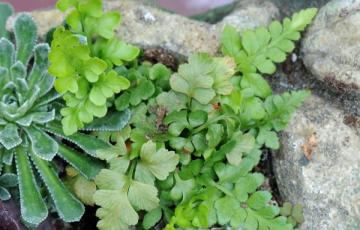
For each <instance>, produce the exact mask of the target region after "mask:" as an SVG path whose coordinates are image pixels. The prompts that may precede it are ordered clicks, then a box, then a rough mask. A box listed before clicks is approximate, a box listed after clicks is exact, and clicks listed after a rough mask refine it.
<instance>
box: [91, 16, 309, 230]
mask: <svg viewBox="0 0 360 230" xmlns="http://www.w3.org/2000/svg"><path fill="white" fill-rule="evenodd" d="M315 13H316V10H314V9H309V10H304V11H301V12H300V13H298V14H295V15H294V16H293V17H292V18H291V19H285V20H284V21H283V24H280V23H279V22H273V23H272V24H271V25H270V26H269V28H268V29H267V28H258V29H256V30H255V31H246V32H244V33H243V34H242V35H241V36H240V34H238V33H237V32H236V31H235V29H234V28H232V27H229V26H228V27H226V28H225V29H224V32H223V34H222V44H223V52H224V54H225V55H227V56H225V57H210V56H209V55H207V54H195V55H191V56H190V57H189V59H188V63H186V64H182V65H181V66H180V67H179V69H178V71H177V72H176V73H173V74H172V75H171V76H170V78H169V71H165V68H164V67H163V66H162V67H161V68H160V66H161V65H157V66H148V65H147V64H143V65H141V66H140V67H138V66H135V67H133V68H130V69H128V70H126V69H122V71H123V73H124V74H123V75H124V76H127V77H128V78H129V79H132V80H131V81H132V83H131V85H132V87H131V88H130V89H129V91H128V92H125V93H123V94H122V95H121V96H119V97H118V98H117V100H116V102H115V105H116V106H117V109H118V110H122V109H124V108H126V107H128V106H130V108H131V110H132V111H133V116H132V119H131V120H130V122H129V124H128V126H127V127H126V128H125V129H124V130H123V131H121V132H116V133H108V134H107V135H106V136H103V135H102V136H101V135H100V136H99V137H100V138H103V139H104V140H107V141H109V142H113V143H114V142H115V143H116V145H115V146H116V149H117V150H116V151H112V152H110V153H109V152H102V153H99V155H98V156H99V157H100V158H102V159H104V160H106V161H107V162H108V164H109V167H108V168H107V169H103V170H101V172H100V173H99V175H98V176H97V177H96V178H95V183H96V185H97V187H98V189H97V191H96V192H95V194H94V196H93V198H94V202H95V204H97V205H99V206H100V208H99V209H98V211H97V216H98V217H99V218H100V221H99V222H98V225H97V226H98V228H99V229H127V228H128V227H129V226H131V225H135V224H137V223H138V222H139V220H140V216H142V215H139V213H142V214H143V215H144V217H143V219H142V227H143V228H145V229H150V228H151V227H153V226H154V225H155V224H156V223H157V222H158V221H159V220H160V219H162V218H164V219H165V220H166V221H167V222H168V224H167V226H166V228H165V229H169V230H170V229H177V228H182V229H198V228H210V227H211V226H214V225H221V226H231V227H232V228H236V229H238V228H244V229H293V227H294V226H295V225H296V222H294V221H290V219H287V218H286V217H285V216H282V215H281V214H280V208H279V207H278V205H276V204H274V203H273V202H272V197H271V194H270V193H269V192H268V191H259V187H260V186H261V185H262V184H263V182H264V176H263V175H262V174H261V173H256V172H253V168H254V167H255V166H256V165H257V164H258V163H259V160H260V156H261V149H262V148H263V146H266V147H268V148H271V149H277V148H279V141H278V137H277V134H276V132H277V131H280V130H283V129H284V128H285V127H286V124H287V123H288V122H289V119H290V115H291V113H292V112H293V111H294V110H295V108H297V107H298V106H299V105H300V104H301V103H302V102H303V100H304V99H305V98H306V97H307V96H308V95H309V92H308V91H298V92H291V93H284V94H282V95H273V94H272V91H271V89H270V86H269V85H268V83H267V81H266V80H265V79H263V77H262V76H261V74H262V73H267V74H270V73H273V72H274V71H275V65H274V62H275V63H279V62H281V61H284V60H285V55H286V53H288V52H291V51H292V50H293V48H294V45H293V41H295V40H298V39H299V36H298V35H299V32H300V31H302V30H303V29H304V28H305V26H306V25H307V24H309V23H310V21H311V19H312V18H313V17H314V15H315ZM283 43H286V45H284V44H283ZM229 56H230V57H229ZM254 63H255V64H254ZM155 76H156V77H155ZM166 79H169V81H168V84H166ZM157 81H161V82H164V84H159V83H158V82H157ZM140 89H142V90H140ZM134 92H139V93H136V94H135V93H134ZM133 94H134V95H133ZM140 94H142V95H141V96H140ZM135 95H137V96H135ZM132 98H136V99H137V100H136V101H134V103H131V101H132V100H131V99H132ZM115 226H116V227H115Z"/></svg>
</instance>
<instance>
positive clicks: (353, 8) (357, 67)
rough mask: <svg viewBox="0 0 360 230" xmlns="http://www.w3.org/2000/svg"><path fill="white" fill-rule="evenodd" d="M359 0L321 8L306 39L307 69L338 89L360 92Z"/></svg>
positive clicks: (342, 0) (337, 1)
mask: <svg viewBox="0 0 360 230" xmlns="http://www.w3.org/2000/svg"><path fill="white" fill-rule="evenodd" d="M359 41H360V0H333V1H331V2H329V3H328V4H326V5H325V6H324V7H323V8H321V10H320V12H319V14H318V16H317V17H316V19H315V21H314V23H313V25H312V26H311V27H310V28H309V30H308V32H307V34H306V36H305V39H304V41H303V47H302V53H303V54H304V63H305V65H306V66H307V68H308V69H309V70H310V71H311V72H312V73H313V74H314V75H315V76H316V77H317V78H318V79H320V80H322V81H324V82H326V83H327V84H328V85H330V86H332V87H333V88H334V89H335V90H337V89H339V88H341V89H345V90H351V91H356V92H360V46H359Z"/></svg>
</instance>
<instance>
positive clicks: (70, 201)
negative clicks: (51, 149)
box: [31, 154, 85, 222]
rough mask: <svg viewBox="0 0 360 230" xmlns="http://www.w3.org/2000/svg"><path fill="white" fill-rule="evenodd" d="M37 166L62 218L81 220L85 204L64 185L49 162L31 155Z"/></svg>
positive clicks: (70, 220) (68, 220)
mask: <svg viewBox="0 0 360 230" xmlns="http://www.w3.org/2000/svg"><path fill="white" fill-rule="evenodd" d="M31 159H32V160H33V162H34V164H35V165H36V168H37V170H38V172H39V174H40V175H41V178H42V180H43V181H44V183H45V185H46V187H47V189H48V191H49V193H50V196H51V198H52V200H53V201H54V204H55V207H56V210H57V212H58V214H59V216H60V218H61V219H63V220H64V221H66V222H73V221H79V220H80V218H81V217H82V215H83V214H84V212H85V207H84V206H83V204H82V203H81V202H80V201H79V200H77V199H76V198H75V197H74V195H73V194H72V193H71V192H70V191H69V190H68V189H67V188H66V187H65V186H64V184H63V183H62V182H61V180H60V179H59V177H58V176H57V175H56V174H55V171H54V170H53V169H52V168H50V166H49V165H48V163H47V162H46V161H44V160H42V159H40V158H39V157H37V156H36V155H34V154H33V155H31Z"/></svg>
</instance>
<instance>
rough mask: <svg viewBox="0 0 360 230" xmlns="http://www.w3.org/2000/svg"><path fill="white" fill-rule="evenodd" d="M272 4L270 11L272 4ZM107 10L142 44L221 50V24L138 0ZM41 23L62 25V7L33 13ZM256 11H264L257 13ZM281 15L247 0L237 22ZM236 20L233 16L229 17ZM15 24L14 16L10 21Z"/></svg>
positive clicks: (43, 28) (248, 24)
mask: <svg viewBox="0 0 360 230" xmlns="http://www.w3.org/2000/svg"><path fill="white" fill-rule="evenodd" d="M270 5H271V6H272V7H273V8H272V10H271V11H269V10H268V7H269V6H270ZM105 8H106V10H118V11H120V12H121V14H122V25H121V26H120V28H119V30H118V35H119V37H121V38H123V39H124V40H125V41H127V42H131V43H133V44H136V45H139V46H142V47H162V48H165V49H168V50H170V51H172V52H174V53H177V54H180V55H184V56H188V55H189V54H190V53H194V52H207V53H210V54H214V53H216V52H217V51H218V50H219V39H218V36H219V33H220V31H221V30H220V29H219V28H221V27H219V26H218V25H210V24H207V23H202V22H198V21H194V20H190V19H188V18H185V17H182V16H179V15H175V14H171V13H168V12H165V11H162V10H160V9H156V8H153V7H151V6H147V5H142V4H140V3H139V2H138V1H131V0H123V1H107V2H105ZM31 14H32V15H33V16H34V18H35V19H36V21H37V23H38V24H39V26H38V28H39V34H40V35H41V36H43V35H44V34H46V33H47V31H48V30H49V29H51V28H52V27H54V26H56V25H59V24H60V23H61V22H62V21H63V19H64V15H63V14H62V13H61V12H59V11H58V10H46V11H38V12H32V13H31ZM256 14H261V17H257V16H256ZM276 16H277V10H276V8H275V7H274V6H273V5H272V3H268V4H261V5H259V6H257V7H255V6H254V4H253V3H251V2H248V1H244V3H243V4H242V9H241V12H240V13H237V16H236V17H238V21H236V26H238V28H239V29H241V30H242V29H246V28H253V27H254V26H258V25H266V24H268V23H269V22H270V21H271V20H272V19H273V18H274V17H276ZM228 22H229V23H232V22H233V20H228ZM8 27H11V20H10V21H9V22H8Z"/></svg>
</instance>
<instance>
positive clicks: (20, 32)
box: [14, 13, 37, 65]
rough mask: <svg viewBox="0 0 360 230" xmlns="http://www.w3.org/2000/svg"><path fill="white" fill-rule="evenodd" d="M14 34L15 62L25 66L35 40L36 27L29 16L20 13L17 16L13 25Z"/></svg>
mask: <svg viewBox="0 0 360 230" xmlns="http://www.w3.org/2000/svg"><path fill="white" fill-rule="evenodd" d="M14 34H15V40H16V60H19V61H21V62H22V63H23V64H24V65H27V64H28V61H29V59H30V57H31V55H32V52H33V49H34V46H35V42H36V38H37V27H36V24H35V22H34V20H33V18H32V17H31V16H30V15H29V14H24V13H22V14H19V16H17V18H16V19H15V24H14Z"/></svg>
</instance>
